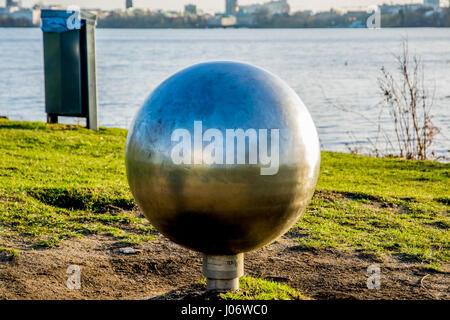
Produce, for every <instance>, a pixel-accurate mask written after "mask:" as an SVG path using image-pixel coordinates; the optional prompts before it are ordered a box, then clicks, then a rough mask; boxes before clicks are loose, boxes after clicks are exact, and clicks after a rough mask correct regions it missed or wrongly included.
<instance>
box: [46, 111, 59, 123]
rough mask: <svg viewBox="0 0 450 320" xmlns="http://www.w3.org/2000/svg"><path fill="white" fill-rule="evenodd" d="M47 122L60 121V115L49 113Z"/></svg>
mask: <svg viewBox="0 0 450 320" xmlns="http://www.w3.org/2000/svg"><path fill="white" fill-rule="evenodd" d="M47 123H58V116H57V115H55V114H49V113H47Z"/></svg>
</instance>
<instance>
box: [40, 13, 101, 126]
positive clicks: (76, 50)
mask: <svg viewBox="0 0 450 320" xmlns="http://www.w3.org/2000/svg"><path fill="white" fill-rule="evenodd" d="M74 18H75V19H79V20H74ZM41 19H42V27H41V28H42V31H43V39H44V74H45V110H46V113H47V122H49V123H57V122H58V116H68V117H83V118H86V119H87V121H86V122H87V127H88V128H90V129H93V130H97V129H98V122H97V80H96V66H95V27H96V25H97V17H96V16H95V15H94V14H92V13H89V12H84V11H81V12H80V13H77V12H75V11H65V10H42V11H41Z"/></svg>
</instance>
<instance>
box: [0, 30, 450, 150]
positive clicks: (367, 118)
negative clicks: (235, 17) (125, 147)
mask: <svg viewBox="0 0 450 320" xmlns="http://www.w3.org/2000/svg"><path fill="white" fill-rule="evenodd" d="M96 37H97V80H98V102H99V122H100V125H101V126H107V127H121V128H127V127H128V126H129V125H130V121H131V119H132V118H133V115H134V114H135V112H136V110H137V109H138V108H139V107H140V106H141V105H142V103H143V102H144V101H145V99H146V97H147V96H148V95H149V94H150V92H151V91H152V90H153V89H154V88H155V87H156V86H157V85H158V84H159V83H160V82H162V81H163V80H164V79H165V78H167V77H168V76H170V75H171V74H173V73H174V72H176V71H178V70H180V69H182V68H184V67H186V66H189V65H192V64H195V63H198V62H204V61H213V60H237V61H243V62H248V63H252V64H255V65H257V66H260V67H262V68H265V69H267V70H269V71H271V72H273V73H275V74H277V75H278V76H280V77H281V78H282V79H284V80H285V81H286V82H287V83H288V84H289V85H290V86H291V87H292V88H293V89H294V90H295V91H296V92H297V93H298V95H299V96H300V97H301V98H302V100H303V101H304V102H305V104H306V106H307V107H308V108H309V110H310V112H311V114H312V117H313V119H314V121H315V123H316V126H317V128H318V131H319V136H320V139H321V144H322V148H323V149H324V150H334V151H346V150H347V148H346V144H348V143H351V142H357V143H359V144H361V145H368V139H372V140H374V139H375V136H376V135H377V131H378V128H377V126H376V125H375V124H374V123H372V121H375V122H377V121H378V117H379V113H380V106H379V102H380V101H381V100H382V97H381V96H380V92H379V89H378V87H377V78H378V77H379V76H380V68H381V67H382V66H385V67H386V68H388V69H389V70H391V71H396V65H395V63H394V56H395V55H398V54H399V53H400V52H401V44H402V40H403V39H406V38H407V39H408V42H409V47H410V52H411V53H413V54H417V55H419V56H420V57H421V58H422V60H423V62H424V67H425V80H426V84H427V87H428V88H429V90H430V92H431V93H432V94H433V95H434V107H433V110H434V112H433V113H434V115H435V116H434V123H435V125H437V126H438V127H439V128H440V130H441V134H440V135H439V136H438V137H437V141H436V143H435V146H434V149H435V150H436V151H437V152H438V153H439V154H441V155H445V154H448V150H449V149H450V146H449V141H448V139H449V138H448V137H450V108H449V105H450V29H425V28H424V29H380V30H368V29H275V30H274V29H204V30H203V29H202V30H191V29H181V30H177V29H162V30H158V29H138V30H134V29H98V30H97V34H96ZM44 106H45V101H44V75H43V50H42V32H41V31H40V29H38V28H33V29H26V28H20V29H14V28H13V29H6V28H0V115H3V116H7V117H9V118H10V119H15V120H33V121H45V107H44ZM342 108H344V109H346V110H349V111H350V112H345V111H342ZM381 121H382V122H383V123H384V126H385V127H386V130H387V131H389V121H388V119H387V117H386V116H383V117H382V118H381ZM62 122H66V123H83V120H80V119H73V118H63V121H62Z"/></svg>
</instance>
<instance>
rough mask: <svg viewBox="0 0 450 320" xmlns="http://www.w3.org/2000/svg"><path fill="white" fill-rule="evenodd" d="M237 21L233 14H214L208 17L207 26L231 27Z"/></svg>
mask: <svg viewBox="0 0 450 320" xmlns="http://www.w3.org/2000/svg"><path fill="white" fill-rule="evenodd" d="M236 23H237V19H236V17H235V16H224V15H215V16H213V17H211V18H209V19H208V21H207V24H208V26H209V27H233V26H235V25H236Z"/></svg>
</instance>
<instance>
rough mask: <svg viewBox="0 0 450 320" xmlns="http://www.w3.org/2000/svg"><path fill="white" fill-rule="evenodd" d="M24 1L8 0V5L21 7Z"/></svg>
mask: <svg viewBox="0 0 450 320" xmlns="http://www.w3.org/2000/svg"><path fill="white" fill-rule="evenodd" d="M21 6H22V3H21V2H20V0H6V7H7V8H8V7H21Z"/></svg>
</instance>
